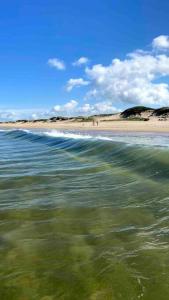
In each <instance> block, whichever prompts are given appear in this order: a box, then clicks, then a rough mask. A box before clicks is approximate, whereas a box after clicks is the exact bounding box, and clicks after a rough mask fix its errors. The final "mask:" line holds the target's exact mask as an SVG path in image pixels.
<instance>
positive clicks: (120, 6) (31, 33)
mask: <svg viewBox="0 0 169 300" xmlns="http://www.w3.org/2000/svg"><path fill="white" fill-rule="evenodd" d="M2 2H3V3H0V24H1V30H0V45H1V47H0V75H1V76H0V78H1V80H0V119H1V120H8V119H18V118H29V117H31V118H37V117H47V116H53V115H68V116H71V115H79V114H86V115H89V114H94V113H112V112H116V111H120V110H122V109H125V108H127V107H130V106H133V105H147V106H151V107H159V106H169V18H168V15H169V2H168V1H166V0H162V1H157V0H135V1H133V0H125V1H122V0H119V1H116V0H106V1H102V0H93V1H89V0H86V1H79V0H71V1H70V0H57V1H55V0H48V1H45V0H34V1H33V0H29V1H28V0H27V1H25V0H10V1H9V0H6V1H2Z"/></svg>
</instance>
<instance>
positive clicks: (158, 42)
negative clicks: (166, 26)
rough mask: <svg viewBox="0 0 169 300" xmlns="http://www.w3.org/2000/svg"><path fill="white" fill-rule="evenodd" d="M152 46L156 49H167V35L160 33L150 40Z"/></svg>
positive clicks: (168, 40)
mask: <svg viewBox="0 0 169 300" xmlns="http://www.w3.org/2000/svg"><path fill="white" fill-rule="evenodd" d="M152 46H153V48H154V49H157V50H169V36H168V35H160V36H158V37H156V38H155V39H154V40H153V42H152Z"/></svg>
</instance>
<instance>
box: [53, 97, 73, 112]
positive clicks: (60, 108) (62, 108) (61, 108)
mask: <svg viewBox="0 0 169 300" xmlns="http://www.w3.org/2000/svg"><path fill="white" fill-rule="evenodd" d="M77 106H78V102H77V101H76V100H70V101H69V102H67V103H66V104H64V105H55V106H54V107H53V111H54V112H56V113H62V114H69V113H73V112H74V111H75V108H76V107H77Z"/></svg>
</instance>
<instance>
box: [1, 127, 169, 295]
mask: <svg viewBox="0 0 169 300" xmlns="http://www.w3.org/2000/svg"><path fill="white" fill-rule="evenodd" d="M84 134H85V136H84ZM168 179H169V136H168V135H167V134H164V135H152V134H125V135H124V134H122V133H121V134H119V133H118V134H112V133H108V132H107V133H103V132H99V133H97V134H96V133H95V135H94V133H93V134H91V133H88V132H86V133H83V135H82V134H81V133H78V134H77V133H75V132H69V133H63V132H57V131H52V132H38V131H34V132H29V131H22V130H13V131H1V132H0V262H1V263H0V299H3V300H6V299H7V300H8V299H10V300H13V299H14V300H34V299H35V300H39V299H41V300H55V299H61V300H62V299H64V300H65V299H66V300H67V299H72V300H76V299H78V300H79V299H85V300H88V299H90V300H95V299H96V300H102V299H106V300H107V299H108V300H109V299H112V300H118V299H122V300H124V299H125V300H136V299H144V300H156V299H157V300H163V299H164V300H168V299H169V184H168Z"/></svg>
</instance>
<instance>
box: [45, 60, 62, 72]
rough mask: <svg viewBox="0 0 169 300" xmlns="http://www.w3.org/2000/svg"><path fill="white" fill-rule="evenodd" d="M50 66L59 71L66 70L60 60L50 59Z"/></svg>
mask: <svg viewBox="0 0 169 300" xmlns="http://www.w3.org/2000/svg"><path fill="white" fill-rule="evenodd" d="M48 65H49V66H50V67H53V68H56V69H58V70H65V69H66V66H65V63H64V61H62V60H60V59H58V58H49V59H48Z"/></svg>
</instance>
